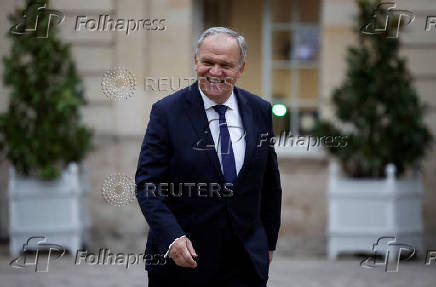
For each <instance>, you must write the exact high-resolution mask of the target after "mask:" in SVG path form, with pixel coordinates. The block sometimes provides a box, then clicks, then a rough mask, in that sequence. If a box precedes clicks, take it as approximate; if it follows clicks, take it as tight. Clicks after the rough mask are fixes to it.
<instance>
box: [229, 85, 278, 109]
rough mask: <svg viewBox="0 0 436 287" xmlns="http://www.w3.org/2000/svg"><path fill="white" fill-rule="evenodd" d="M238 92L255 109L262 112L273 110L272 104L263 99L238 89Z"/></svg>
mask: <svg viewBox="0 0 436 287" xmlns="http://www.w3.org/2000/svg"><path fill="white" fill-rule="evenodd" d="M237 90H238V93H239V94H240V96H241V97H243V98H244V99H245V100H247V101H248V103H249V104H250V105H252V106H253V107H255V108H258V109H262V110H263V109H270V108H271V103H270V102H268V101H267V100H265V99H263V98H262V97H260V96H258V95H256V94H253V93H251V92H249V91H247V90H244V89H241V88H237Z"/></svg>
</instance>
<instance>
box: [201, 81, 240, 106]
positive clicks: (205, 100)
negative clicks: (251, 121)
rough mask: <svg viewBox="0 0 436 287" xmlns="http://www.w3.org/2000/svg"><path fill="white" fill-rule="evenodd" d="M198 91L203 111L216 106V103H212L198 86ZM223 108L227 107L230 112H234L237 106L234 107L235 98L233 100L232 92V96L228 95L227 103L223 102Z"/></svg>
mask: <svg viewBox="0 0 436 287" xmlns="http://www.w3.org/2000/svg"><path fill="white" fill-rule="evenodd" d="M198 90H199V91H200V94H201V97H202V98H203V103H204V109H205V110H208V109H210V108H212V107H213V106H216V105H217V103H215V102H214V101H212V100H211V99H209V97H208V96H206V95H205V94H204V93H203V91H202V90H201V89H200V85H198ZM223 105H224V106H227V107H228V108H230V109H231V110H236V108H237V105H236V98H235V94H234V93H233V90H232V94H231V95H230V97H229V98H228V99H227V101H225V102H224V103H223Z"/></svg>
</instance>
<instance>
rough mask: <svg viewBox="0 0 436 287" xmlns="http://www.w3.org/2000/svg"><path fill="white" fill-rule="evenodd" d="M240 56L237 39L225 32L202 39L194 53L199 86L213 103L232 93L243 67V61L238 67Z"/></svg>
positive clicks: (219, 102) (221, 101)
mask: <svg viewBox="0 0 436 287" xmlns="http://www.w3.org/2000/svg"><path fill="white" fill-rule="evenodd" d="M240 57H241V52H240V49H239V45H238V41H237V40H236V39H234V38H232V37H230V36H228V35H226V34H215V35H212V36H209V37H207V38H206V39H204V41H203V43H202V44H201V46H200V48H199V50H198V54H197V55H195V59H194V60H195V71H196V72H197V78H198V82H199V85H200V88H201V90H202V91H203V92H204V93H205V94H206V95H207V96H208V97H209V98H210V99H211V100H212V101H214V102H215V103H217V104H222V103H224V102H225V101H226V100H227V99H228V98H229V97H230V95H231V94H232V90H233V87H234V86H235V84H236V81H237V80H238V79H239V78H240V77H241V74H242V72H243V71H244V67H245V62H244V63H243V64H242V66H241V67H239V60H240Z"/></svg>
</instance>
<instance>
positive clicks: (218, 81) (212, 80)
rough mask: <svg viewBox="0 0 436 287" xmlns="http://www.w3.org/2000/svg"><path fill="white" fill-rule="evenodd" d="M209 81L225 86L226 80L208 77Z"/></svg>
mask: <svg viewBox="0 0 436 287" xmlns="http://www.w3.org/2000/svg"><path fill="white" fill-rule="evenodd" d="M206 79H207V81H208V82H209V83H211V84H224V82H225V80H224V79H222V80H221V79H219V78H214V77H206Z"/></svg>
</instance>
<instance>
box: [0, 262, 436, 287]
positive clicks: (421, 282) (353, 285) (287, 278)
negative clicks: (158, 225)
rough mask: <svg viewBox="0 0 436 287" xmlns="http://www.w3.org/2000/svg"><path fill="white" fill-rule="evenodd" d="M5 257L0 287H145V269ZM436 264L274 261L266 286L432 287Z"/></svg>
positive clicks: (1, 263) (0, 273) (137, 266)
mask: <svg viewBox="0 0 436 287" xmlns="http://www.w3.org/2000/svg"><path fill="white" fill-rule="evenodd" d="M11 259H12V258H9V257H8V256H7V255H5V254H3V255H1V256H0V286H1V287H28V286H32V287H46V286H47V287H48V286H50V287H51V286H53V287H54V286H56V287H63V286H65V287H66V286H87V287H100V286H101V287H119V286H126V287H127V286H128V287H139V286H147V284H146V282H147V277H146V273H145V271H144V265H133V266H132V267H131V268H129V269H127V270H126V269H125V268H124V267H121V266H111V265H83V264H82V265H74V257H72V256H67V257H63V258H62V260H59V261H53V262H52V263H51V264H50V268H49V271H48V272H47V273H36V272H34V269H33V270H32V267H27V268H25V269H16V268H12V267H10V266H9V261H10V260H11ZM435 284H436V263H435V262H433V264H432V265H425V264H424V259H421V260H415V261H413V262H404V263H403V262H401V263H400V266H399V270H398V272H397V273H385V272H384V269H383V268H382V267H377V268H376V269H364V268H362V267H360V265H359V259H358V258H356V259H343V260H338V261H329V260H326V259H297V258H289V257H283V256H275V258H274V261H273V263H272V265H271V272H270V281H269V283H268V286H270V287H285V286H286V287H288V286H291V287H292V286H297V287H317V286H320V287H321V286H322V287H330V286H331V287H360V286H362V287H363V286H380V287H383V286H386V287H390V286H392V287H406V286H407V287H409V286H413V287H425V286H427V287H430V286H432V287H434V286H436V285H435Z"/></svg>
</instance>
